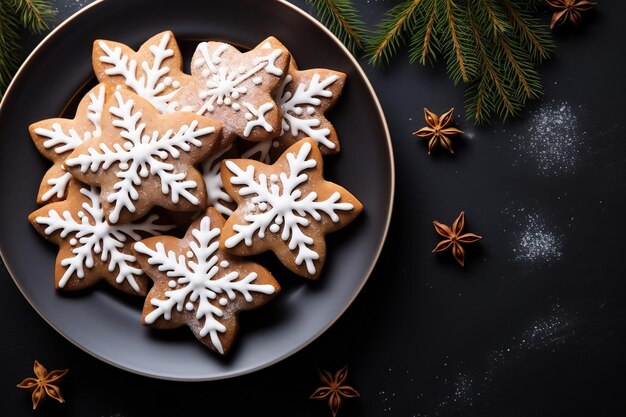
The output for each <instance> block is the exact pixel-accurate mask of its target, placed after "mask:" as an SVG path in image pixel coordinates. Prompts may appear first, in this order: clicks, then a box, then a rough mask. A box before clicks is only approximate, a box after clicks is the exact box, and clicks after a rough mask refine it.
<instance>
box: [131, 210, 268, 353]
mask: <svg viewBox="0 0 626 417" xmlns="http://www.w3.org/2000/svg"><path fill="white" fill-rule="evenodd" d="M191 233H192V235H193V237H194V239H195V240H194V241H192V242H191V243H190V244H189V248H190V251H189V252H188V253H187V254H186V255H187V257H185V256H184V255H180V256H177V254H176V253H175V252H174V251H171V250H170V251H167V250H166V249H165V246H164V245H163V243H161V242H158V243H157V244H156V245H155V248H154V249H150V248H149V247H148V246H146V245H145V244H144V243H143V242H138V243H136V244H135V246H134V248H135V250H136V251H137V252H139V253H142V254H144V255H147V256H148V257H149V259H148V262H149V263H150V265H156V266H157V267H158V270H159V271H160V272H165V273H166V274H167V276H168V277H170V278H172V280H171V281H169V282H168V286H169V287H170V288H172V289H171V290H169V291H165V294H164V295H165V299H158V298H152V299H151V300H150V303H151V304H152V305H153V306H154V307H156V308H155V309H154V310H153V311H151V312H150V313H149V314H147V315H146V317H145V322H146V323H148V324H151V323H154V322H155V321H156V320H157V319H158V318H159V317H163V319H165V320H170V319H171V317H172V312H173V309H174V308H176V310H177V311H179V312H182V311H183V309H185V310H187V311H193V310H194V309H195V310H196V318H197V319H198V320H204V323H203V325H202V328H201V329H200V331H199V334H200V336H202V337H205V336H206V335H210V338H211V342H212V343H213V345H214V346H215V348H216V349H217V350H218V351H219V352H220V353H222V354H223V353H224V349H223V347H222V344H221V342H220V340H219V337H218V332H219V333H224V332H225V331H226V327H225V326H224V325H223V324H222V323H220V322H219V320H218V318H220V317H223V315H224V311H223V310H222V309H221V308H220V306H221V307H225V306H227V305H228V303H229V300H234V299H235V298H236V297H237V293H239V294H241V295H242V296H243V297H244V299H245V300H246V301H247V302H252V300H253V297H252V293H255V292H256V293H262V294H273V293H274V292H275V291H276V289H275V288H274V287H273V286H272V285H269V284H266V285H258V284H254V281H256V279H257V277H258V275H257V273H256V272H251V273H249V274H247V275H246V276H245V277H241V276H240V274H239V273H238V272H237V271H228V267H229V264H228V262H226V261H222V262H219V263H218V260H219V258H218V256H217V254H216V252H217V251H218V249H219V236H220V233H221V230H220V229H219V228H217V227H216V228H211V220H210V218H209V217H208V216H205V217H203V218H202V220H201V221H200V228H199V229H193V230H192V232H191ZM194 259H195V260H194ZM218 295H220V296H221V298H220V299H219V306H217V305H214V304H213V303H212V302H211V301H213V300H215V299H216V298H217V297H218Z"/></svg>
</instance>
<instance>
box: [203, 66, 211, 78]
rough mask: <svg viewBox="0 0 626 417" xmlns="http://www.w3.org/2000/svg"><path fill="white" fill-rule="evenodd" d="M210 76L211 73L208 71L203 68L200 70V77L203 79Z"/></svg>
mask: <svg viewBox="0 0 626 417" xmlns="http://www.w3.org/2000/svg"><path fill="white" fill-rule="evenodd" d="M210 74H211V71H209V70H208V69H206V68H205V69H203V70H202V76H203V77H204V78H207V77H208V76H209V75H210Z"/></svg>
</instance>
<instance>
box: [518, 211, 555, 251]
mask: <svg viewBox="0 0 626 417" xmlns="http://www.w3.org/2000/svg"><path fill="white" fill-rule="evenodd" d="M526 221H527V225H526V229H525V230H524V231H523V232H522V234H521V236H520V238H519V241H518V243H517V247H516V248H514V249H513V251H514V252H515V258H516V259H518V260H525V261H530V262H536V261H552V260H556V259H559V258H560V257H561V242H560V241H559V239H558V237H557V236H556V234H555V233H554V232H552V231H549V230H546V226H545V224H543V221H542V220H541V218H540V217H539V216H538V215H536V214H530V215H528V216H527V218H526Z"/></svg>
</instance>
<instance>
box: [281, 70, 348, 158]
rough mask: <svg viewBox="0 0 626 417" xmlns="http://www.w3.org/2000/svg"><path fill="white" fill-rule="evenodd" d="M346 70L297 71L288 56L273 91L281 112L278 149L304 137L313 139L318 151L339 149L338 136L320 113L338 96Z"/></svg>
mask: <svg viewBox="0 0 626 417" xmlns="http://www.w3.org/2000/svg"><path fill="white" fill-rule="evenodd" d="M345 82H346V74H344V73H342V72H338V71H332V70H328V69H311V70H306V71H299V70H298V68H297V67H296V64H295V62H294V61H293V60H292V61H291V64H290V65H289V73H288V74H287V76H286V77H285V80H284V81H283V83H282V84H281V86H280V87H279V88H278V90H277V91H276V93H275V94H274V99H275V100H276V102H277V103H278V105H279V106H280V107H281V109H282V112H283V119H282V129H281V134H280V136H279V137H278V138H276V139H275V141H276V143H277V144H279V145H280V146H279V147H278V150H279V151H280V152H282V151H283V150H285V149H287V148H288V147H290V146H291V145H293V144H294V143H296V142H297V141H298V140H300V139H303V138H305V137H310V138H312V139H314V140H315V141H316V142H317V143H318V145H319V147H320V150H321V151H322V155H328V154H334V153H337V152H339V138H338V137H337V132H336V131H335V128H334V127H333V125H332V124H331V123H330V122H329V121H328V119H326V117H325V116H324V113H325V112H326V111H328V110H329V109H330V108H331V107H332V106H333V105H334V104H335V102H336V101H337V99H339V96H340V95H341V92H342V91H343V86H344V84H345Z"/></svg>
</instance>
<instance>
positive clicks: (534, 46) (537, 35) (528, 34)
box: [501, 0, 554, 62]
mask: <svg viewBox="0 0 626 417" xmlns="http://www.w3.org/2000/svg"><path fill="white" fill-rule="evenodd" d="M501 2H502V5H503V7H504V10H505V11H506V13H507V15H508V17H509V19H510V20H511V24H512V26H513V33H514V34H515V35H516V36H518V37H519V38H520V39H522V41H523V42H524V46H526V47H527V48H528V49H529V50H530V54H531V57H532V59H533V60H537V61H539V62H541V61H543V60H545V59H547V58H548V57H549V56H550V53H551V52H552V51H553V50H554V44H553V42H552V38H551V37H550V32H549V31H547V30H546V29H545V25H542V24H541V23H540V21H539V19H536V18H533V17H531V16H530V14H529V12H534V11H535V10H536V9H537V7H538V6H537V5H536V4H535V5H533V2H532V1H529V3H528V4H527V5H526V6H527V10H526V11H524V10H522V9H521V5H520V4H518V3H516V2H511V1H510V0H501ZM535 3H538V4H543V2H537V0H535ZM528 6H530V9H528Z"/></svg>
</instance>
